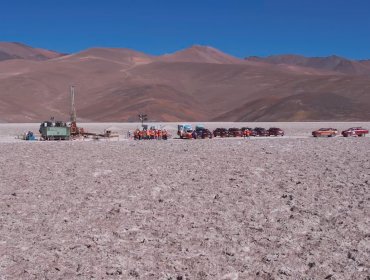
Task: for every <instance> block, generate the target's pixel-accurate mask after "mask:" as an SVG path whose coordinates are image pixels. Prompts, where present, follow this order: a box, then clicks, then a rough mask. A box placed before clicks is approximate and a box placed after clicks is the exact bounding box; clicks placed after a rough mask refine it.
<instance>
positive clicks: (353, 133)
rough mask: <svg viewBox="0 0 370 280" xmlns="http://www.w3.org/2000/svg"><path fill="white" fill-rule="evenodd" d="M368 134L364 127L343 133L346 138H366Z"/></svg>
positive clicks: (352, 128) (353, 128)
mask: <svg viewBox="0 0 370 280" xmlns="http://www.w3.org/2000/svg"><path fill="white" fill-rule="evenodd" d="M368 133H369V130H367V129H365V128H362V127H351V128H349V129H347V130H344V131H342V135H343V136H344V137H348V136H359V137H364V136H365V135H366V134H368Z"/></svg>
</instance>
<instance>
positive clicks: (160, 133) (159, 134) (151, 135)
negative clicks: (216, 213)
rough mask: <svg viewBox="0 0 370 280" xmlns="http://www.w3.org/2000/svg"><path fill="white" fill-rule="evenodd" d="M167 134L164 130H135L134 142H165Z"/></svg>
mask: <svg viewBox="0 0 370 280" xmlns="http://www.w3.org/2000/svg"><path fill="white" fill-rule="evenodd" d="M167 138H168V133H167V130H165V129H143V130H140V129H136V130H135V131H134V140H167Z"/></svg>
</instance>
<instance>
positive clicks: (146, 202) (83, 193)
mask: <svg viewBox="0 0 370 280" xmlns="http://www.w3.org/2000/svg"><path fill="white" fill-rule="evenodd" d="M163 125H164V127H165V128H167V129H168V130H169V131H170V132H171V133H172V134H174V132H175V129H176V124H174V123H172V124H169V123H166V124H163ZM360 125H361V126H363V127H366V128H370V123H240V124H239V123H238V124H235V123H206V126H208V127H209V128H211V129H213V128H215V127H222V126H225V127H233V126H237V127H241V126H250V127H255V126H264V127H270V126H278V127H281V128H283V129H284V130H285V131H286V136H284V137H271V138H251V139H243V138H238V139H236V138H235V139H207V140H178V139H170V140H168V141H157V140H152V141H134V140H129V139H127V137H126V135H127V130H132V129H134V128H136V127H137V126H138V124H118V123H116V124H112V123H110V124H107V123H105V124H83V125H82V126H83V127H85V128H86V129H87V130H89V131H92V132H93V131H95V132H101V131H103V130H104V128H107V127H110V126H115V127H117V128H118V129H119V130H120V133H121V137H120V139H119V141H117V140H112V141H106V140H97V141H56V142H42V141H35V142H26V141H22V140H18V139H15V136H16V135H19V134H22V133H23V132H24V131H28V130H32V131H34V132H36V131H37V130H38V124H1V125H0V155H1V156H0V195H1V202H0V220H1V223H0V279H1V280H3V279H161V280H162V279H163V280H170V279H171V280H185V279H189V280H190V279H191V280H192V279H194V280H197V279H200V280H201V279H224V280H242V279H307V280H308V279H331V280H333V279H366V280H368V279H370V265H369V258H370V219H369V217H370V213H369V202H370V192H369V186H370V136H369V135H368V136H367V137H364V138H363V137H353V138H344V137H339V136H338V137H335V138H313V137H311V136H310V133H311V131H312V130H314V129H318V128H320V127H327V126H328V127H335V128H338V130H342V129H346V128H348V127H352V126H360Z"/></svg>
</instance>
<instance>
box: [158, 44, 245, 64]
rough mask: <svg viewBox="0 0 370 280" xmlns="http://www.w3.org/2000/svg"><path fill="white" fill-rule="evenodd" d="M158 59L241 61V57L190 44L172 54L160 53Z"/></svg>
mask: <svg viewBox="0 0 370 280" xmlns="http://www.w3.org/2000/svg"><path fill="white" fill-rule="evenodd" d="M159 60H161V61H166V62H196V63H198V62H202V63H217V64H235V63H236V64H238V63H243V60H242V59H239V58H236V57H233V56H231V55H228V54H225V53H223V52H221V51H219V50H217V49H215V48H212V47H209V46H192V47H190V48H188V49H185V50H181V51H178V52H175V53H173V54H166V55H162V56H160V57H159Z"/></svg>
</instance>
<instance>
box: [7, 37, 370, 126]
mask: <svg viewBox="0 0 370 280" xmlns="http://www.w3.org/2000/svg"><path fill="white" fill-rule="evenodd" d="M70 85H74V86H75V87H76V107H77V115H78V118H79V120H80V121H117V122H119V121H137V120H138V117H137V115H138V113H146V114H147V115H148V116H149V118H150V119H151V120H155V121H357V120H358V121H369V120H370V109H369V108H370V61H369V60H362V61H355V60H350V59H346V58H343V57H338V56H329V57H304V56H299V55H275V56H269V57H247V58H245V59H240V58H236V57H233V56H231V55H228V54H225V53H223V52H221V51H220V50H217V49H215V48H212V47H207V46H192V47H190V48H187V49H184V50H180V51H177V52H175V53H170V54H164V55H160V56H153V55H148V54H145V53H142V52H138V51H135V50H130V49H123V48H122V49H121V48H91V49H87V50H84V51H81V52H78V53H73V54H62V53H58V52H55V51H49V50H44V49H36V48H32V47H30V46H26V45H24V44H20V43H8V42H4V43H0V121H1V122H41V121H43V120H46V119H49V118H50V117H51V116H54V117H55V118H56V119H60V120H68V116H69V110H70V109H69V103H70V100H69V87H70Z"/></svg>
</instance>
